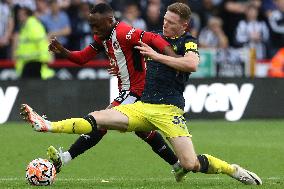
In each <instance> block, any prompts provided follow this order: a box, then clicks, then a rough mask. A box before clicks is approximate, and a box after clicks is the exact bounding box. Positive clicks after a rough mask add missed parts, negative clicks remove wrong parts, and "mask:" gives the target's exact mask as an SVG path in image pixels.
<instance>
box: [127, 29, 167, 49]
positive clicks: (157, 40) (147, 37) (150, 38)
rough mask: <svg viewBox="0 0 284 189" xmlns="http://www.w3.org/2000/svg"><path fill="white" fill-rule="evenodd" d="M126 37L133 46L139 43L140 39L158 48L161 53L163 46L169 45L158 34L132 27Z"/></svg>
mask: <svg viewBox="0 0 284 189" xmlns="http://www.w3.org/2000/svg"><path fill="white" fill-rule="evenodd" d="M131 31H132V32H131ZM129 33H130V35H129ZM126 39H128V40H130V41H131V43H132V44H133V45H134V46H135V45H139V43H138V42H139V41H142V42H144V43H146V44H147V45H149V46H151V47H153V48H156V49H158V50H159V52H160V53H163V51H164V48H165V47H167V46H170V44H169V43H168V42H167V41H166V40H165V39H163V38H162V37H161V36H160V35H158V34H155V33H152V32H145V31H143V30H140V29H134V28H132V30H130V32H128V34H127V35H126Z"/></svg>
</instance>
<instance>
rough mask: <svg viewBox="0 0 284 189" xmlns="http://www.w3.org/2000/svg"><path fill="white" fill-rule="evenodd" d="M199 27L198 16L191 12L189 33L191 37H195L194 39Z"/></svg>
mask: <svg viewBox="0 0 284 189" xmlns="http://www.w3.org/2000/svg"><path fill="white" fill-rule="evenodd" d="M200 27H201V23H200V18H199V16H198V14H196V13H194V12H192V13H191V18H190V21H189V31H190V33H191V35H192V36H193V37H196V38H197V37H198V34H199V30H200Z"/></svg>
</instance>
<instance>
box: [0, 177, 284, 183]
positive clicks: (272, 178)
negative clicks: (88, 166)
mask: <svg viewBox="0 0 284 189" xmlns="http://www.w3.org/2000/svg"><path fill="white" fill-rule="evenodd" d="M188 179H192V180H225V179H226V178H220V177H211V178H210V177H207V178H190V177H188ZM262 179H263V180H284V178H282V177H266V178H263V177H262ZM20 180H22V181H25V179H24V178H17V177H14V178H0V182H1V181H20ZM125 180H129V181H141V179H132V178H108V179H106V178H104V179H102V178H93V179H92V178H57V179H56V181H97V182H107V181H109V182H111V181H125ZM145 180H148V181H151V180H152V181H156V180H160V181H168V180H174V179H173V178H158V179H157V178H145Z"/></svg>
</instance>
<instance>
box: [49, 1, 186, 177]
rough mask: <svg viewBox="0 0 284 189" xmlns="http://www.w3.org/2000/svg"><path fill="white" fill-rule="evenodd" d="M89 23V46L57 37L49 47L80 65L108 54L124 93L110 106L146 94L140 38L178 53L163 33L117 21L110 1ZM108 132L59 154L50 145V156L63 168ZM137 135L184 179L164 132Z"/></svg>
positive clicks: (99, 7)
mask: <svg viewBox="0 0 284 189" xmlns="http://www.w3.org/2000/svg"><path fill="white" fill-rule="evenodd" d="M89 23H90V26H91V28H92V30H93V33H94V42H93V43H92V44H90V45H89V46H87V47H86V48H85V49H83V50H81V51H69V50H67V49H66V48H64V47H63V46H62V45H61V44H60V43H59V42H58V41H57V40H56V39H53V40H51V42H50V45H49V49H50V50H51V51H53V52H54V53H57V54H60V55H62V56H64V57H66V58H68V59H69V60H71V61H72V62H75V63H77V64H80V65H83V64H85V63H87V62H88V61H89V60H92V59H93V58H94V57H95V56H96V55H97V54H98V53H99V52H101V51H103V52H105V53H106V55H107V56H108V58H109V62H110V66H111V68H112V73H116V74H115V75H116V76H117V78H118V88H119V92H120V94H119V96H118V97H117V98H116V99H114V101H113V102H112V103H111V104H110V105H109V106H108V107H107V108H111V107H113V106H118V105H120V104H129V103H134V102H136V101H137V100H139V99H140V97H141V95H142V92H143V89H144V85H145V74H146V69H145V61H144V58H143V56H141V54H140V53H139V51H138V50H137V49H135V48H134V47H135V46H137V45H139V41H143V42H144V43H146V44H148V45H150V46H152V47H154V48H156V49H157V50H159V51H160V52H161V53H164V54H167V55H170V56H176V55H175V53H174V51H173V50H172V48H171V46H170V44H169V43H168V42H166V41H165V40H164V39H163V38H162V37H161V36H160V35H158V34H154V33H151V32H145V31H142V30H140V29H136V28H133V27H131V26H129V25H127V24H125V23H123V22H118V21H116V20H115V18H114V15H113V11H112V9H111V7H110V6H108V5H106V4H98V5H96V6H95V7H94V8H93V9H92V11H91V12H90V16H89ZM106 133H107V130H105V129H101V130H100V131H99V132H91V133H89V134H87V135H81V136H80V137H79V138H78V139H77V141H76V142H75V143H74V144H73V145H72V146H71V147H70V149H69V150H68V151H66V152H61V153H59V152H58V151H57V150H56V149H55V148H54V147H53V146H50V147H49V148H48V155H49V157H50V159H51V160H52V161H53V162H54V165H55V166H56V169H57V172H59V171H60V169H61V167H62V163H63V164H66V163H67V162H69V161H70V160H72V159H74V158H75V157H77V156H78V155H80V154H82V153H84V152H85V151H86V150H88V149H90V148H91V147H93V146H95V145H96V144H97V143H98V142H99V141H100V140H101V139H102V138H103V136H104V135H105V134H106ZM135 134H136V135H137V136H138V137H140V138H141V139H143V140H144V141H145V142H147V143H148V144H149V145H150V146H151V147H152V150H153V151H154V152H155V153H157V154H158V155H159V156H160V157H161V158H163V159H164V160H165V161H166V162H168V163H169V164H170V165H172V166H173V170H174V172H175V177H176V180H177V181H180V180H181V178H179V177H180V176H179V175H178V174H179V173H178V170H177V169H178V168H179V167H180V166H178V164H179V162H178V159H177V157H176V156H175V154H174V152H173V151H172V150H171V148H170V147H169V146H168V144H167V143H166V142H165V141H164V139H163V137H162V136H161V134H160V133H158V132H157V131H151V132H135Z"/></svg>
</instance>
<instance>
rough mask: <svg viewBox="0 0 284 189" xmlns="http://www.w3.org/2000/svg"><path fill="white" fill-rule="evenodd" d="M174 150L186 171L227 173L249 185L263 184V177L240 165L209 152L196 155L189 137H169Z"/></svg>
mask: <svg viewBox="0 0 284 189" xmlns="http://www.w3.org/2000/svg"><path fill="white" fill-rule="evenodd" d="M169 140H170V142H171V144H172V146H173V148H174V151H175V153H176V155H177V157H178V159H179V160H180V162H181V165H182V166H183V168H184V173H186V172H189V171H193V172H202V173H205V174H219V173H223V174H227V175H229V176H230V177H232V178H234V179H236V180H238V181H240V182H242V183H244V184H248V185H261V184H262V181H261V179H260V178H259V177H258V176H257V175H256V174H255V173H253V172H250V171H248V170H246V169H244V168H242V167H240V166H238V165H235V164H232V165H230V164H228V163H227V162H225V161H223V160H220V159H218V158H216V157H213V156H211V155H208V154H202V155H198V156H196V154H195V151H194V148H193V143H192V141H191V138H189V137H175V138H170V139H169Z"/></svg>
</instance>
